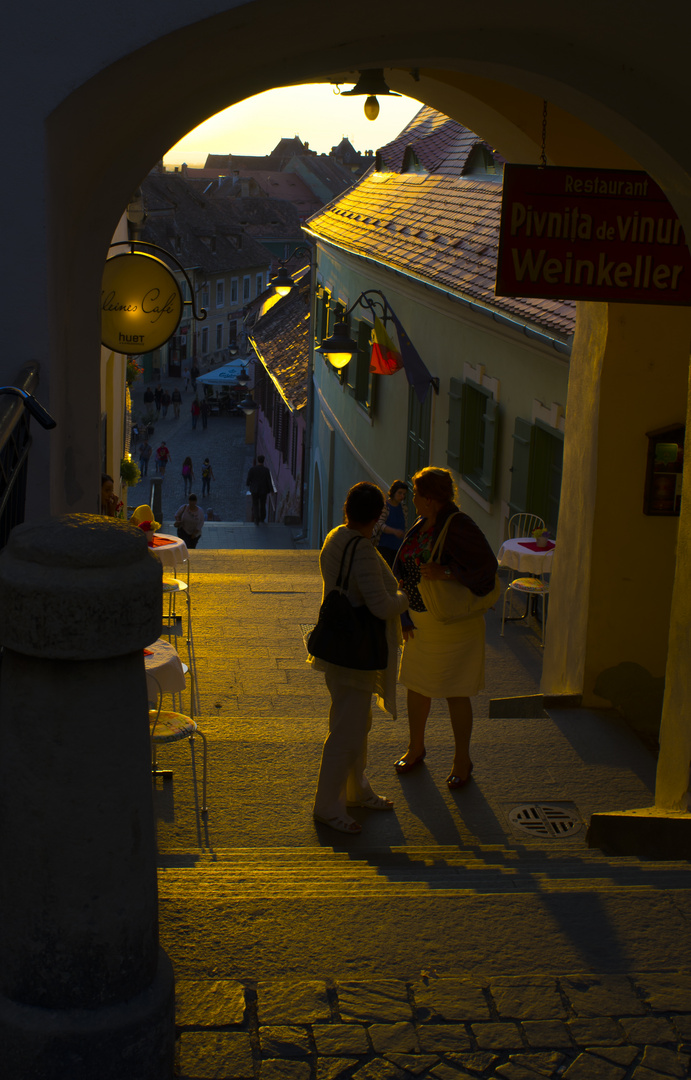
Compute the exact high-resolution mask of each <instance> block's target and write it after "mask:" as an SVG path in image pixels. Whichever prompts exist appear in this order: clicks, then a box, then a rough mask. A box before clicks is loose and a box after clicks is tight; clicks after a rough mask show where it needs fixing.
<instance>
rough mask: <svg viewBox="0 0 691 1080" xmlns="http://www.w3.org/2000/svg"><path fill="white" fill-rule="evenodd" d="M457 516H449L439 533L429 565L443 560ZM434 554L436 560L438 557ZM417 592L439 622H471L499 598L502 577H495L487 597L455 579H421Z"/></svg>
mask: <svg viewBox="0 0 691 1080" xmlns="http://www.w3.org/2000/svg"><path fill="white" fill-rule="evenodd" d="M454 517H456V514H451V515H450V517H449V518H448V519H447V521H446V524H445V525H444V528H443V529H442V531H441V532H440V533H439V536H438V538H437V542H436V544H435V545H434V547H433V549H432V554H431V556H430V560H429V561H430V562H436V563H439V562H440V561H441V553H442V551H443V550H444V541H445V540H446V533H447V531H448V528H449V525H450V524H451V520H452V518H454ZM435 555H436V556H437V558H435ZM418 591H419V593H420V596H421V597H422V602H423V604H424V605H425V607H426V608H427V610H428V611H429V613H430V615H432V616H433V617H434V618H435V619H438V620H439V622H442V623H449V622H458V621H459V620H460V619H471V618H473V617H474V616H475V615H484V614H485V612H486V611H489V609H490V608H491V607H492V606H493V605H494V604H496V602H497V600H498V599H499V597H500V595H501V585H500V582H499V577H498V576H496V577H495V579H494V588H493V589H492V591H491V592H489V593H487V595H486V596H476V595H475V593H474V592H471V591H470V589H469V588H468V587H467V585H462V584H461V582H460V581H456V579H455V578H449V579H444V580H440V581H437V580H432V579H430V578H425V577H421V578H420V581H419V584H418Z"/></svg>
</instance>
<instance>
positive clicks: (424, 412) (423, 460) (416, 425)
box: [405, 386, 432, 476]
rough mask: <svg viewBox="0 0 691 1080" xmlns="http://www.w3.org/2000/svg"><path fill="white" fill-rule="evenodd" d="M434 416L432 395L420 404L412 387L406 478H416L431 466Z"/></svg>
mask: <svg viewBox="0 0 691 1080" xmlns="http://www.w3.org/2000/svg"><path fill="white" fill-rule="evenodd" d="M431 416H432V395H431V394H428V395H427V397H426V398H425V401H424V403H422V404H421V403H420V401H419V399H418V396H417V394H416V393H415V391H414V390H413V388H412V386H411V387H409V389H408V441H407V447H406V465H405V468H406V476H414V474H415V473H416V472H418V471H419V470H420V469H424V467H425V466H426V465H429V440H430V427H431Z"/></svg>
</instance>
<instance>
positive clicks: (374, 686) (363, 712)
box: [309, 483, 408, 834]
mask: <svg viewBox="0 0 691 1080" xmlns="http://www.w3.org/2000/svg"><path fill="white" fill-rule="evenodd" d="M383 505H384V496H383V494H382V492H381V491H380V490H379V488H378V487H376V486H375V485H374V484H369V483H361V484H356V485H355V486H354V487H352V488H351V489H350V491H349V492H348V496H347V498H346V501H345V506H344V516H345V525H339V526H338V528H336V529H332V531H331V532H330V533H329V535H328V536H327V537H326V540H325V541H324V546H323V547H322V550H321V553H320V556H319V569H320V570H321V575H322V580H323V583H324V590H323V599H324V598H326V597H327V596H328V595H329V594H330V593H331V592H332V591H333V590H334V589H336V587H337V581H339V580H341V576H340V575H341V571H342V567H343V565H344V562H345V563H347V567H348V568H349V571H350V572H349V574H348V575H347V588H346V590H345V594H346V596H347V598H348V600H349V601H350V603H351V604H352V605H353V607H354V608H355V609H356V610H357V608H359V607H362V605H365V606H366V607H367V608H368V609H369V612H370V613H371V614H372V615H374V616H376V617H377V618H379V619H385V620H386V641H387V646H388V650H387V651H388V660H387V664H386V667H385V668H383V669H381V670H361V669H355V668H351V667H348V666H347V665H346V664H345V663H344V664H343V665H341V664H337V663H333V662H330V661H327V660H320V659H318V658H317V657H315V656H310V657H309V663H311V664H312V666H313V667H314V668H315V669H316V670H318V671H323V672H324V675H325V678H326V686H327V689H328V691H329V694H330V695H331V709H330V711H329V733H328V735H327V737H326V741H325V743H324V748H323V750H322V758H321V765H320V768H319V779H318V781H317V791H316V795H315V800H314V818H315V820H316V821H319V822H321V823H322V824H324V825H328V826H330V828H332V829H336V830H337V831H339V832H344V833H352V834H354V833H359V832H360V831H361V826H360V825H359V824H358V822H357V821H355V820H354V819H353V818H352V817H351V816H350V815H349V814H348V812H347V809H346V806H347V805H351V806H361V807H365V808H367V809H369V810H392V809H393V803H392V802H391V800H390V799H386V798H385V797H384V796H382V795H376V794H375V793H374V792H373V791H372V788H371V786H370V783H369V780H368V779H367V777H366V775H365V766H366V764H367V735H368V733H369V730H370V728H371V726H372V694H373V693H376V694H377V695H378V703H379V704H380V705H381V707H382V708H384V709H386V711H388V712H390V713H392V715H395V710H396V664H397V656H398V645H399V643H400V641H401V640H402V637H401V629H400V618H399V616H400V615H401V614H402V612H403V611H405V609H406V608H407V606H408V598H407V596H406V595H405V593H403V592H401V591H400V590H399V589H398V587H397V584H396V579H395V578H394V576H393V574H392V573H391V571H390V570H389V568H388V567H387V565H386V563H385V562H384V561H383V560H382V559H380V557H379V555H378V554H377V552H376V550H375V548H374V547H373V546H372V544H371V537H372V530H373V528H374V526H375V524H376V522H377V521H378V519H379V515H380V514H381V511H382V508H383ZM346 549H348V550H346ZM353 549H354V550H353ZM351 554H352V560H351ZM346 660H347V657H344V661H346Z"/></svg>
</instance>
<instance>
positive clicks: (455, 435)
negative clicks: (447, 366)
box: [446, 379, 463, 472]
mask: <svg viewBox="0 0 691 1080" xmlns="http://www.w3.org/2000/svg"><path fill="white" fill-rule="evenodd" d="M462 393H463V383H462V382H461V380H460V379H450V380H449V419H448V421H447V423H448V425H449V431H448V435H447V443H446V464H447V465H448V466H449V468H450V469H455V470H456V472H460V471H461V395H462Z"/></svg>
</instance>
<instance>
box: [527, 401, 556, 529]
mask: <svg viewBox="0 0 691 1080" xmlns="http://www.w3.org/2000/svg"><path fill="white" fill-rule="evenodd" d="M563 456H564V437H563V435H562V433H561V432H560V431H556V430H555V429H554V428H548V427H546V426H545V425H544V424H541V423H540V422H539V421H538V422H537V423H536V424H534V425H533V429H532V448H531V455H530V470H529V474H528V499H527V504H528V505H527V509H528V512H529V513H531V514H539V515H540V517H541V518H542V519H543V520H544V522H545V524H546V526H547V528H548V529H549V530H550V532H553V533H554V532H556V527H557V521H558V518H559V497H560V494H561V473H562V462H563Z"/></svg>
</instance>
